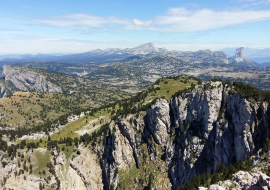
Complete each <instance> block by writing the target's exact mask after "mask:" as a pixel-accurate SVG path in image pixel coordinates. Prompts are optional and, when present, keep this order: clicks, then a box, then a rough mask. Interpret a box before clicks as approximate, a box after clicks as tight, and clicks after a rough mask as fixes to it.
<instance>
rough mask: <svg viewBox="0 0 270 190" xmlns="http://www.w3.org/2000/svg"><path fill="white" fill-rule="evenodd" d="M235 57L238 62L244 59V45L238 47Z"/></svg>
mask: <svg viewBox="0 0 270 190" xmlns="http://www.w3.org/2000/svg"><path fill="white" fill-rule="evenodd" d="M234 57H235V58H236V60H237V61H238V62H240V61H243V59H244V58H245V50H244V48H243V47H239V48H237V49H236V52H235V55H234Z"/></svg>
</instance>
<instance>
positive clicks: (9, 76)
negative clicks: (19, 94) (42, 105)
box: [3, 65, 62, 93]
mask: <svg viewBox="0 0 270 190" xmlns="http://www.w3.org/2000/svg"><path fill="white" fill-rule="evenodd" d="M3 76H4V79H5V80H6V81H10V82H12V83H13V84H14V86H15V87H16V88H17V89H19V90H21V91H27V90H34V91H37V92H56V93H62V89H61V88H60V87H58V86H56V85H54V84H52V83H51V82H49V81H48V80H47V79H46V78H45V77H44V76H43V75H41V74H39V73H37V72H34V71H31V70H28V69H27V68H23V67H16V66H10V65H4V66H3Z"/></svg>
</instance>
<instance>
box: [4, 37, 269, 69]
mask: <svg viewBox="0 0 270 190" xmlns="http://www.w3.org/2000/svg"><path fill="white" fill-rule="evenodd" d="M235 51H236V48H225V49H222V50H221V51H210V50H200V51H194V52H191V51H169V50H167V49H166V48H157V47H156V46H155V45H154V44H153V43H151V42H149V43H147V44H143V45H140V46H137V47H134V48H125V49H120V48H107V49H103V50H101V49H95V50H91V51H88V52H84V53H77V54H36V55H31V54H24V55H18V54H9V55H1V56H0V68H1V67H2V66H3V65H18V64H22V63H33V62H40V63H49V62H50V63H65V64H100V63H108V62H118V61H123V60H126V59H129V58H132V59H133V58H134V56H137V57H136V58H140V59H144V58H150V57H155V56H169V57H173V58H176V59H181V60H183V61H185V62H188V63H189V64H202V63H203V64H218V65H220V64H236V65H239V66H246V67H258V68H263V67H268V66H270V64H269V62H270V48H268V49H262V50H260V49H252V48H245V58H244V59H245V61H244V62H241V63H240V62H239V63H238V61H236V62H235V61H234V59H233V56H234V55H235ZM228 57H229V59H228ZM257 63H264V64H257ZM0 70H1V69H0Z"/></svg>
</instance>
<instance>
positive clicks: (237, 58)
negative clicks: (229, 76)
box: [229, 47, 259, 67]
mask: <svg viewBox="0 0 270 190" xmlns="http://www.w3.org/2000/svg"><path fill="white" fill-rule="evenodd" d="M229 63H230V64H234V65H239V66H245V67H259V64H258V63H256V62H254V61H252V60H250V59H248V58H246V57H245V50H244V48H243V47H239V48H237V49H236V52H235V55H234V56H233V57H230V58H229Z"/></svg>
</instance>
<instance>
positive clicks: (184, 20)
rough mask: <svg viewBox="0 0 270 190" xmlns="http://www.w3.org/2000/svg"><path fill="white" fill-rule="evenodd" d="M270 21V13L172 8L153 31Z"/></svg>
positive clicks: (188, 30)
mask: <svg viewBox="0 0 270 190" xmlns="http://www.w3.org/2000/svg"><path fill="white" fill-rule="evenodd" d="M266 20H270V11H269V10H265V11H243V10H234V11H214V10H210V9H200V10H196V11H189V10H187V9H185V8H171V9H169V11H168V12H167V13H166V14H164V15H161V16H157V17H156V18H155V19H154V21H153V24H154V25H155V26H154V27H153V28H150V29H151V30H155V31H161V32H192V31H202V30H209V29H217V28H223V27H227V26H234V25H239V24H245V23H252V22H260V21H266Z"/></svg>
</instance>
